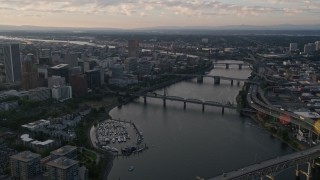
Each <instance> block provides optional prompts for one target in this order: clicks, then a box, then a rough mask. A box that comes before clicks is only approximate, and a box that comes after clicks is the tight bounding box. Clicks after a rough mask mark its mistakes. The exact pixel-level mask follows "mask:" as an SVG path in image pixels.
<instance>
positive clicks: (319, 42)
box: [315, 41, 320, 51]
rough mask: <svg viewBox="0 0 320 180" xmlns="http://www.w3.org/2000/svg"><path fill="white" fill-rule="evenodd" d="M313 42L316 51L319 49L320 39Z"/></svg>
mask: <svg viewBox="0 0 320 180" xmlns="http://www.w3.org/2000/svg"><path fill="white" fill-rule="evenodd" d="M315 44H316V51H319V50H320V41H316V42H315Z"/></svg>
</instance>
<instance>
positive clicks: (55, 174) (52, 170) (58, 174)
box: [47, 157, 80, 180]
mask: <svg viewBox="0 0 320 180" xmlns="http://www.w3.org/2000/svg"><path fill="white" fill-rule="evenodd" d="M47 167H48V171H49V179H51V180H80V176H79V162H78V161H75V160H72V159H68V158H66V157H60V158H58V159H55V160H53V161H50V162H48V163H47Z"/></svg>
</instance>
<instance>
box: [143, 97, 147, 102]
mask: <svg viewBox="0 0 320 180" xmlns="http://www.w3.org/2000/svg"><path fill="white" fill-rule="evenodd" d="M143 103H144V104H147V96H143Z"/></svg>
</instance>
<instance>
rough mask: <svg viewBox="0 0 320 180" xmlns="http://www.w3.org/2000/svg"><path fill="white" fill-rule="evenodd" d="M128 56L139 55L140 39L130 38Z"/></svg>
mask: <svg viewBox="0 0 320 180" xmlns="http://www.w3.org/2000/svg"><path fill="white" fill-rule="evenodd" d="M128 57H139V41H138V40H135V39H131V40H128Z"/></svg>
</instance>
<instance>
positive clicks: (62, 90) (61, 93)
mask: <svg viewBox="0 0 320 180" xmlns="http://www.w3.org/2000/svg"><path fill="white" fill-rule="evenodd" d="M52 98H53V99H55V100H57V101H60V102H62V101H65V100H68V99H71V98H72V87H71V86H54V87H53V88H52Z"/></svg>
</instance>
